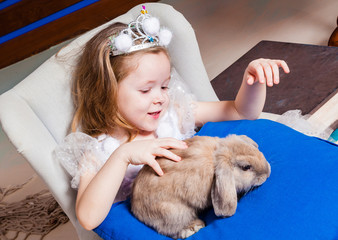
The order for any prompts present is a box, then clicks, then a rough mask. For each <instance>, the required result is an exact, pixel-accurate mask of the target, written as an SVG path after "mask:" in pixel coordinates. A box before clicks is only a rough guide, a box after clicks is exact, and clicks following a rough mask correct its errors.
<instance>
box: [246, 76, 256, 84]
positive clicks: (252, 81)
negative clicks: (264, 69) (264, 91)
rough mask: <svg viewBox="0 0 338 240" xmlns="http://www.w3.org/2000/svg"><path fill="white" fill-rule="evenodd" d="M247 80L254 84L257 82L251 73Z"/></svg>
mask: <svg viewBox="0 0 338 240" xmlns="http://www.w3.org/2000/svg"><path fill="white" fill-rule="evenodd" d="M246 82H247V83H248V84H249V85H252V84H254V83H255V77H254V76H252V75H251V74H249V75H248V77H247V79H246Z"/></svg>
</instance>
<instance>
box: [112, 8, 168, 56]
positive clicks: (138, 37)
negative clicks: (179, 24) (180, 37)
mask: <svg viewBox="0 0 338 240" xmlns="http://www.w3.org/2000/svg"><path fill="white" fill-rule="evenodd" d="M142 8H143V9H142V10H141V14H140V15H139V16H138V17H137V18H136V20H135V21H133V22H131V23H129V24H128V27H127V28H125V29H123V30H122V31H121V32H120V33H119V34H118V36H111V37H109V42H108V46H109V47H110V55H112V56H117V55H121V54H125V53H130V52H134V51H138V50H142V49H146V48H150V47H155V46H164V47H166V46H168V44H169V43H170V41H171V38H172V33H171V31H170V30H168V29H167V28H163V27H162V28H161V26H160V21H159V20H158V18H155V17H152V16H151V15H150V14H148V11H147V10H146V9H145V6H142Z"/></svg>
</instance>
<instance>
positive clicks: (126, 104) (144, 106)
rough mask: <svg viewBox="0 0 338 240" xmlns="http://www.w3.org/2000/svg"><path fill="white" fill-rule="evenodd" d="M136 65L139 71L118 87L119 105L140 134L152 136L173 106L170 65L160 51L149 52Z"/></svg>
mask: <svg viewBox="0 0 338 240" xmlns="http://www.w3.org/2000/svg"><path fill="white" fill-rule="evenodd" d="M135 64H137V65H138V66H137V68H136V69H135V70H134V71H132V72H131V73H130V74H129V75H128V76H127V77H126V78H124V79H123V80H122V81H121V82H119V84H118V95H117V104H118V108H119V112H120V113H121V115H122V116H123V117H124V118H125V119H126V120H127V121H128V122H129V123H131V124H132V125H133V126H135V127H136V128H137V129H138V130H139V131H140V134H151V133H153V132H154V131H155V130H156V129H157V127H158V123H159V119H160V118H161V117H162V116H163V115H164V113H165V112H166V110H167V108H168V105H169V96H168V85H169V81H170V62H169V59H168V57H167V56H166V55H165V54H164V53H162V52H160V53H157V54H154V53H146V54H144V55H143V56H141V57H140V58H139V59H138V60H137V62H136V63H135Z"/></svg>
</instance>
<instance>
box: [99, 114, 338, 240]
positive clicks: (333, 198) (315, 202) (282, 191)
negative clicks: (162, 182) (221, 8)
mask: <svg viewBox="0 0 338 240" xmlns="http://www.w3.org/2000/svg"><path fill="white" fill-rule="evenodd" d="M228 134H239V135H241V134H245V135H247V136H249V137H251V138H252V139H253V140H254V141H256V142H257V143H258V145H259V149H260V150H261V151H262V152H263V153H264V155H265V157H266V159H267V160H268V161H269V163H270V165H271V176H270V178H268V180H267V181H266V182H265V183H264V184H263V185H262V186H260V187H259V188H258V189H256V190H254V191H252V192H250V193H248V194H247V195H245V196H244V197H243V198H242V199H241V200H240V202H239V204H238V206H237V211H236V213H235V215H234V216H232V217H229V218H224V219H223V218H218V217H216V216H215V214H214V213H213V210H210V211H208V212H206V213H205V214H204V215H203V216H202V217H201V218H202V219H203V220H204V221H205V222H206V225H207V226H206V227H205V228H203V229H201V230H200V231H199V232H198V233H196V234H194V235H192V236H191V237H190V238H189V239H194V240H200V239H246V240H250V239H283V240H285V239H297V240H299V239H338V145H336V144H334V143H330V142H328V141H324V140H321V139H318V138H314V137H308V136H306V135H303V134H301V133H299V132H296V131H294V130H292V129H291V128H288V127H286V126H284V125H282V124H279V123H276V122H272V121H269V120H255V121H249V120H241V121H230V122H219V123H207V124H205V125H204V126H203V128H202V129H201V130H200V131H199V132H198V133H197V135H200V136H218V137H225V136H227V135H228ZM94 231H95V232H96V233H97V234H98V235H99V236H101V237H102V238H103V239H118V240H127V239H138V240H142V239H147V240H152V239H156V240H158V239H159V240H160V239H170V238H168V237H166V236H163V235H160V234H158V233H157V232H156V231H155V230H153V229H152V228H149V227H147V226H146V225H144V224H143V223H141V222H139V221H138V220H137V219H136V218H135V217H134V216H133V215H132V213H131V212H130V201H124V202H120V203H116V204H114V205H113V206H112V208H111V210H110V212H109V215H108V216H107V218H106V219H105V220H104V222H103V223H102V224H101V225H100V226H99V227H98V228H96V229H95V230H94Z"/></svg>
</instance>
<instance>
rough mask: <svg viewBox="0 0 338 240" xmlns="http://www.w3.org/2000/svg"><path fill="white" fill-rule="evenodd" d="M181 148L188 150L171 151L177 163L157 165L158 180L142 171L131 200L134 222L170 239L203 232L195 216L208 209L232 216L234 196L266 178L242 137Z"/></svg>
mask: <svg viewBox="0 0 338 240" xmlns="http://www.w3.org/2000/svg"><path fill="white" fill-rule="evenodd" d="M185 142H186V143H187V145H188V148H187V149H184V150H179V149H172V150H171V151H172V152H174V153H175V154H177V155H179V156H181V158H182V160H181V161H179V162H174V161H171V160H168V159H166V158H164V157H161V158H160V157H159V158H158V159H157V160H158V163H159V164H160V166H161V168H162V170H163V171H164V175H163V176H161V177H160V176H158V175H157V174H156V173H155V171H154V170H153V169H152V168H150V167H149V166H148V165H145V166H143V168H142V169H141V170H140V172H139V173H138V175H137V177H136V178H135V180H134V183H133V188H132V194H131V211H132V213H133V214H134V215H135V216H136V218H138V219H139V220H140V221H142V222H144V223H145V224H146V225H148V226H151V227H152V228H154V229H155V230H157V231H158V232H159V233H161V234H163V235H166V236H169V237H171V238H175V239H177V238H187V237H189V236H191V235H193V234H194V233H196V232H197V231H199V230H200V229H201V228H203V227H204V226H205V224H204V222H203V221H202V220H200V219H199V218H198V213H199V212H201V211H202V210H204V209H207V208H209V207H211V206H212V207H213V208H214V212H215V214H216V215H217V216H219V217H229V216H232V215H233V214H234V213H235V211H236V208H237V194H240V193H246V192H248V191H249V190H250V189H252V188H253V187H255V186H259V185H261V184H263V183H264V182H265V181H266V179H267V178H268V177H269V176H270V172H271V168H270V164H269V163H268V162H267V160H266V159H265V157H264V155H263V154H262V153H261V152H260V151H259V150H258V145H257V144H256V143H255V142H254V141H253V140H252V139H250V138H249V137H247V136H245V135H241V136H239V135H229V136H227V137H226V138H218V137H207V136H203V137H201V136H195V137H193V138H190V139H187V140H185Z"/></svg>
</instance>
